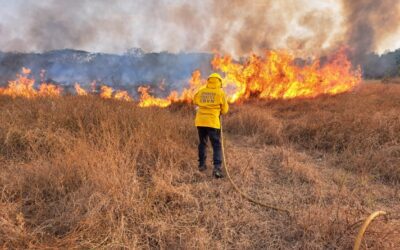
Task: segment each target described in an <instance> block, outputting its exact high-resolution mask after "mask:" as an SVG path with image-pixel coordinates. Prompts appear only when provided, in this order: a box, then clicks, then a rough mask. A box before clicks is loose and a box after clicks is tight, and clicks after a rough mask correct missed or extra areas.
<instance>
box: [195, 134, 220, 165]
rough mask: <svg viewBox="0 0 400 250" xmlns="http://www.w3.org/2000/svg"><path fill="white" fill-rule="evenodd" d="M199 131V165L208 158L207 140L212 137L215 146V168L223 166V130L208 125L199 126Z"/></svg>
mask: <svg viewBox="0 0 400 250" xmlns="http://www.w3.org/2000/svg"><path fill="white" fill-rule="evenodd" d="M197 131H198V133H199V165H200V166H202V165H205V164H206V158H207V152H206V149H207V141H208V138H210V141H211V145H212V147H213V161H214V168H221V163H222V149H221V130H220V129H216V128H208V127H197Z"/></svg>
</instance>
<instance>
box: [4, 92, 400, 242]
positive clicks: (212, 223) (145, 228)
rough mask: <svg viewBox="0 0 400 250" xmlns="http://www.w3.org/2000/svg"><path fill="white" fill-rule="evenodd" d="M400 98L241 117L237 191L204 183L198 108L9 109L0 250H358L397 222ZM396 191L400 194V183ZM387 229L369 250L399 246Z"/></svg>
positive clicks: (234, 143)
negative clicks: (374, 215)
mask: <svg viewBox="0 0 400 250" xmlns="http://www.w3.org/2000/svg"><path fill="white" fill-rule="evenodd" d="M399 93H400V90H399V87H398V86H383V85H370V86H367V87H363V88H362V89H360V90H359V91H357V92H355V93H352V94H346V95H341V96H337V97H322V98H318V99H315V100H293V101H276V102H259V101H255V102H252V103H247V104H244V105H239V106H234V107H232V112H231V113H230V114H229V115H228V116H227V117H226V118H225V119H224V124H225V126H226V131H227V134H226V137H227V155H228V164H229V166H230V167H231V169H232V174H233V176H234V179H235V181H236V182H237V183H238V184H239V185H240V186H241V188H243V189H244V190H245V191H246V192H248V193H250V194H251V195H253V196H256V197H257V198H259V199H262V200H265V201H269V202H273V203H274V204H277V205H280V206H285V207H286V208H288V209H289V210H290V211H291V212H292V217H287V216H285V215H282V214H279V213H276V212H273V211H268V210H265V209H263V208H261V207H257V206H255V205H253V204H250V203H248V202H246V201H244V200H242V199H241V198H240V196H238V194H236V193H235V192H234V190H233V189H232V188H231V186H230V183H229V182H228V181H227V180H214V179H212V177H211V173H210V172H207V173H206V174H201V173H198V171H197V165H196V164H197V162H196V160H197V159H196V148H197V147H196V144H197V134H196V129H195V128H194V124H193V118H194V114H193V111H192V109H191V108H190V107H185V106H183V107H182V106H179V105H176V106H174V107H171V108H169V109H157V108H154V109H153V108H150V109H142V108H138V107H136V106H135V105H133V104H131V103H125V102H117V101H110V100H101V99H98V98H95V97H73V96H66V97H63V98H59V99H36V100H26V99H10V98H7V97H0V118H1V120H0V168H1V172H0V208H1V209H0V246H1V247H3V248H23V249H25V248H144V249H170V248H172V249H177V248H178V249H193V248H194V249H210V248H211V249H221V248H233V249H260V248H272V249H277V248H280V249H285V248H297V249H325V248H331V249H332V248H349V247H350V246H351V244H352V242H353V240H354V236H355V234H356V231H357V226H359V224H355V225H353V224H354V223H355V222H357V221H358V220H359V219H360V218H363V217H364V216H365V215H366V214H367V213H368V212H369V211H372V210H375V209H378V208H379V209H386V210H389V211H395V210H399V209H400V207H399V206H400V204H399V203H400V202H399V198H400V197H399V192H398V190H399V189H398V185H397V184H398V181H399V180H400V174H399V166H400V164H399V155H398V153H399V142H400V127H399V124H400V123H399V113H398V110H399V107H400V101H399V99H398V98H396V97H398V94H399ZM396 183H397V184H396ZM396 223H397V222H396V221H390V222H388V223H385V222H383V221H378V222H376V223H375V224H374V228H373V229H371V231H369V234H367V236H366V241H365V242H366V244H368V246H369V247H370V248H376V249H382V248H393V247H395V246H399V245H398V244H400V242H399V239H400V237H399V232H398V231H395V230H394V229H395V228H397V227H398V225H399V224H396Z"/></svg>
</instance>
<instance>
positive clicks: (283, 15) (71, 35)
mask: <svg viewBox="0 0 400 250" xmlns="http://www.w3.org/2000/svg"><path fill="white" fill-rule="evenodd" d="M320 2H321V1H320ZM0 5H1V6H2V8H1V9H0V48H1V50H5V51H48V50H54V49H64V48H72V49H81V50H89V51H102V52H123V51H126V50H127V49H129V48H132V47H140V48H143V49H145V50H147V51H163V50H168V51H171V52H179V51H212V50H219V51H222V52H230V53H233V54H236V55H243V54H246V53H249V52H260V51H261V50H263V49H268V48H286V47H289V48H291V49H294V50H299V51H307V50H310V49H315V48H317V47H316V46H315V44H316V43H320V42H326V40H327V39H328V37H329V36H327V35H325V33H326V32H327V31H328V30H329V32H331V31H332V30H333V29H334V27H333V26H334V23H335V22H334V18H333V17H334V16H335V13H334V12H331V11H330V10H329V7H327V6H323V5H313V4H310V3H309V1H307V0H301V1H285V2H284V1H272V0H254V1H245V0H219V1H217V0H203V1H189V0H176V1H172V0H158V1H157V0H137V1H128V0H115V1H107V0H97V1H89V0H69V1H59V0H42V1H24V0H15V1H8V0H0ZM315 24H318V28H316V27H314V25H315ZM321 25H323V26H321ZM314 38H316V39H314ZM308 41H316V42H308ZM319 45H321V44H319Z"/></svg>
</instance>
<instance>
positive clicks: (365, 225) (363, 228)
mask: <svg viewBox="0 0 400 250" xmlns="http://www.w3.org/2000/svg"><path fill="white" fill-rule="evenodd" d="M220 122H221V148H222V158H223V161H222V163H223V165H224V168H225V171H226V175H227V177H228V179H229V182H230V183H231V185H232V186H233V188H234V189H235V191H236V192H237V193H239V194H240V195H241V196H242V197H243V198H244V199H246V200H248V201H249V202H252V203H254V204H257V205H259V206H262V207H265V208H268V209H271V210H275V211H278V212H283V213H286V214H287V215H289V216H290V212H289V210H287V209H284V208H281V207H277V206H274V205H272V204H269V203H264V202H261V201H259V200H256V199H254V198H252V197H251V196H249V195H248V194H246V193H245V192H243V191H242V190H241V189H240V188H239V187H238V186H237V185H236V183H235V182H234V181H233V179H232V177H231V175H230V173H229V168H228V164H227V163H226V157H225V146H224V133H223V129H222V119H220ZM380 215H384V216H386V215H387V213H386V212H385V211H376V212H374V213H372V214H371V215H370V216H368V217H367V219H365V221H364V223H363V225H362V226H361V228H360V230H359V232H358V235H357V237H356V240H355V241H354V247H353V250H359V249H360V246H361V242H362V239H363V236H364V233H365V231H366V230H367V228H368V226H369V224H370V223H371V222H372V221H373V220H374V219H375V218H377V217H378V216H380Z"/></svg>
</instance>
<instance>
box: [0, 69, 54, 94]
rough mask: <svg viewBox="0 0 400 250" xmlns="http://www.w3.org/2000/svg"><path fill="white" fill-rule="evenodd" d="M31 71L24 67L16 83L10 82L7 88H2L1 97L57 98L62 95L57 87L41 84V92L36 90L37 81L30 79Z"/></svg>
mask: <svg viewBox="0 0 400 250" xmlns="http://www.w3.org/2000/svg"><path fill="white" fill-rule="evenodd" d="M30 73H31V70H30V69H28V68H25V67H23V68H22V70H21V74H17V79H16V80H14V81H9V82H8V86H7V87H6V88H0V94H1V95H7V96H11V97H13V98H15V97H25V98H34V97H39V96H43V97H55V96H59V95H60V94H61V91H62V89H61V88H60V87H58V86H56V85H53V84H48V83H41V84H40V86H39V90H36V89H35V88H34V84H35V80H34V79H31V78H29V77H28V76H29V74H30Z"/></svg>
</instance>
